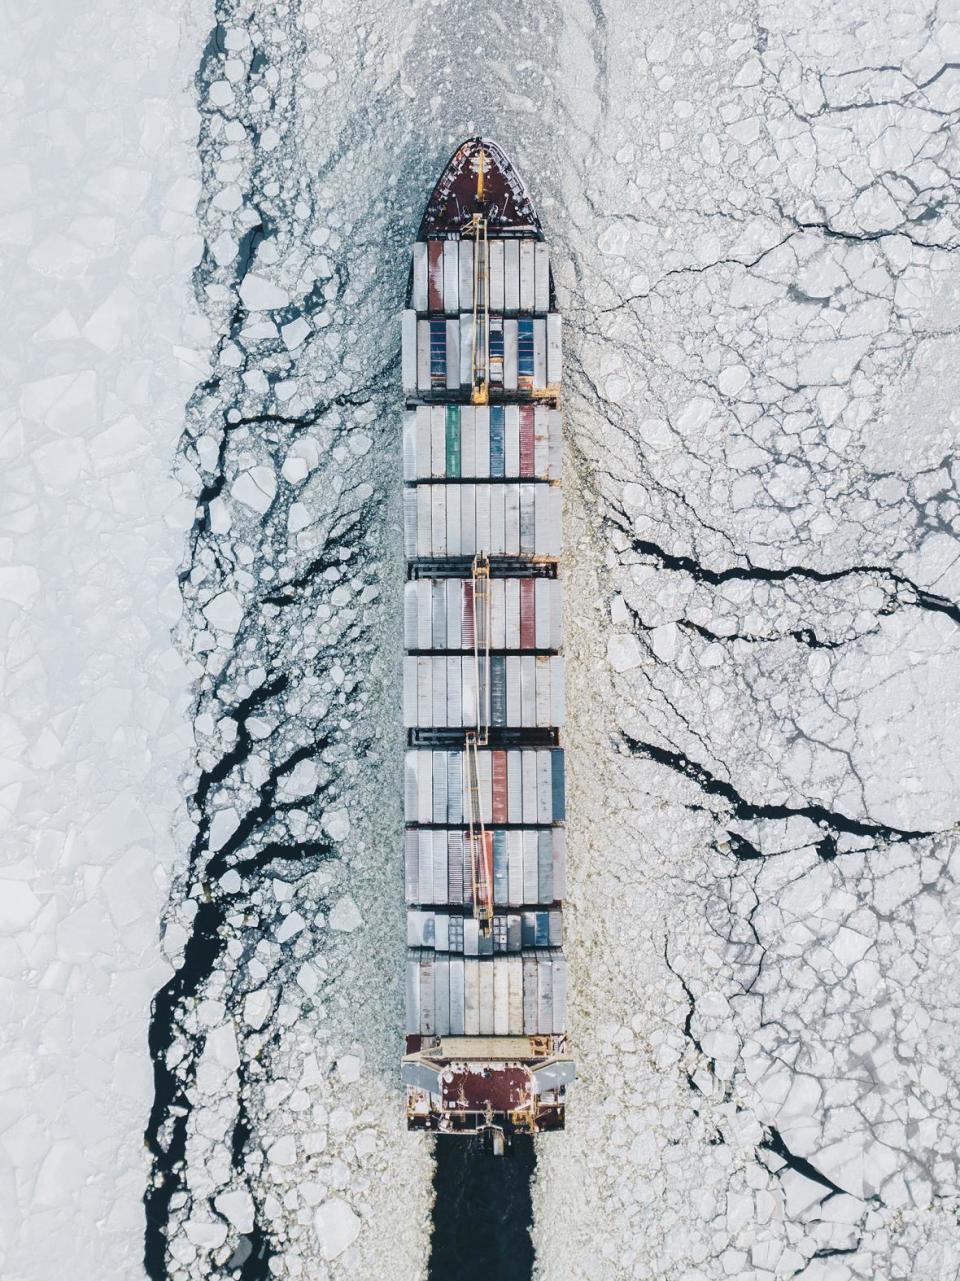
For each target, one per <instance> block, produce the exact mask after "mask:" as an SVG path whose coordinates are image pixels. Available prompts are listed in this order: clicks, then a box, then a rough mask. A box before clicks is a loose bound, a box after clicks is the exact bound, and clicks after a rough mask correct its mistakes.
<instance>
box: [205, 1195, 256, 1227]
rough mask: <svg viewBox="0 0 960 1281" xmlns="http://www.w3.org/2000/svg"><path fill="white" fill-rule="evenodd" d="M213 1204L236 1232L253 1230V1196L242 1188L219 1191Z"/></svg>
mask: <svg viewBox="0 0 960 1281" xmlns="http://www.w3.org/2000/svg"><path fill="white" fill-rule="evenodd" d="M213 1204H214V1205H215V1206H216V1208H217V1210H218V1211H219V1213H220V1214H222V1215H223V1217H224V1218H225V1219H229V1221H230V1223H231V1225H232V1226H233V1227H234V1228H236V1229H237V1231H238V1232H252V1231H253V1197H252V1196H251V1195H250V1193H249V1192H247V1191H245V1190H244V1189H242V1188H237V1189H236V1190H234V1191H230V1192H221V1193H220V1195H219V1196H216V1197H214V1199H213Z"/></svg>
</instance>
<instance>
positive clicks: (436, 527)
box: [428, 485, 447, 556]
mask: <svg viewBox="0 0 960 1281" xmlns="http://www.w3.org/2000/svg"><path fill="white" fill-rule="evenodd" d="M428 493H429V494H430V549H431V551H432V553H433V555H434V556H445V555H446V554H447V487H446V485H431V486H429V489H428Z"/></svg>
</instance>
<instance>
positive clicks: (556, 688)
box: [547, 658, 566, 726]
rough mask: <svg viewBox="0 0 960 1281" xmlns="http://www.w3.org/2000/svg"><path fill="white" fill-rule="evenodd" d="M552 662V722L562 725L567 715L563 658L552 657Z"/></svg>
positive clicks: (550, 661)
mask: <svg viewBox="0 0 960 1281" xmlns="http://www.w3.org/2000/svg"><path fill="white" fill-rule="evenodd" d="M547 661H548V662H549V663H550V702H551V715H550V724H551V725H557V726H560V725H562V724H563V723H564V719H565V717H566V698H565V681H564V670H563V659H562V658H551V659H548V660H547Z"/></svg>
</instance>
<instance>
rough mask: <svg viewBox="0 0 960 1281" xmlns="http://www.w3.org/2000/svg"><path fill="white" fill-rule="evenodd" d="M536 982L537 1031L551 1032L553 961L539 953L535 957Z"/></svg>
mask: <svg viewBox="0 0 960 1281" xmlns="http://www.w3.org/2000/svg"><path fill="white" fill-rule="evenodd" d="M537 982H538V984H539V989H540V990H539V997H540V1000H539V1006H538V1011H537V1025H538V1030H539V1031H540V1032H541V1033H543V1032H552V1031H553V961H552V959H551V958H550V957H549V956H544V955H543V953H541V954H540V955H539V956H538V957H537Z"/></svg>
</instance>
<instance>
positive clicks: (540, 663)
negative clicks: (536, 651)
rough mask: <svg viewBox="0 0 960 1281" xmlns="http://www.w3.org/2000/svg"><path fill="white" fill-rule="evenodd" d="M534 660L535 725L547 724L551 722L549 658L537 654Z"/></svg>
mask: <svg viewBox="0 0 960 1281" xmlns="http://www.w3.org/2000/svg"><path fill="white" fill-rule="evenodd" d="M534 662H535V663H536V665H537V678H536V686H537V688H536V699H537V712H536V721H535V722H534V723H535V724H536V725H540V726H547V725H551V724H552V723H553V722H552V721H551V720H550V674H551V673H550V662H551V660H550V659H549V658H547V657H546V656H545V655H538V656H537V657H536V658H535V659H534Z"/></svg>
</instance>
